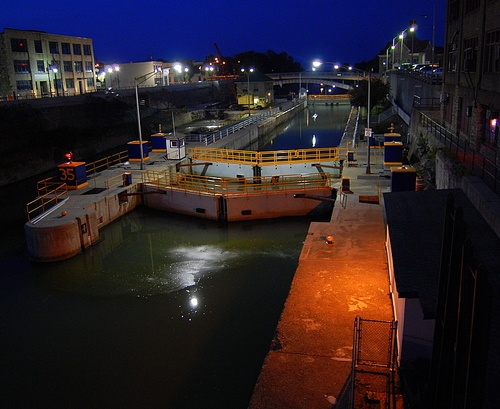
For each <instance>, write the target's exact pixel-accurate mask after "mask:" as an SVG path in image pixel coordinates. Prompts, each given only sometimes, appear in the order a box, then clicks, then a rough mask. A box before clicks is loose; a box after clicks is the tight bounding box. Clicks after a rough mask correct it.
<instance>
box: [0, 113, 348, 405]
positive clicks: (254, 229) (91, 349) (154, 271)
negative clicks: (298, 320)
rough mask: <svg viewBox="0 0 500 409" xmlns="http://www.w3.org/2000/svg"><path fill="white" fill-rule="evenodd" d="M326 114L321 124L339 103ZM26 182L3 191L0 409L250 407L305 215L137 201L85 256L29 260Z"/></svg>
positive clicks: (30, 187)
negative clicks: (229, 215)
mask: <svg viewBox="0 0 500 409" xmlns="http://www.w3.org/2000/svg"><path fill="white" fill-rule="evenodd" d="M323 108H325V109H326V110H325V111H324V113H321V111H320V108H319V107H318V108H317V111H318V117H317V118H316V120H317V121H319V118H320V117H322V116H325V117H326V116H327V114H328V113H329V112H333V111H335V108H336V107H333V109H332V107H323ZM346 112H347V110H346ZM346 115H347V114H345V115H339V116H338V118H336V121H337V122H338V126H337V128H339V129H340V128H341V129H342V130H343V127H344V125H345V120H346ZM333 122H334V121H332V122H329V123H328V124H323V125H322V126H321V127H319V128H321V129H323V128H329V129H331V130H332V131H333V129H334V128H335V126H334V125H333ZM317 123H318V124H319V123H320V122H317ZM319 128H318V130H317V131H314V132H318V133H317V134H320V133H319V132H320V129H319ZM297 129H298V130H299V133H298V135H299V136H298V140H302V139H303V137H305V129H307V131H308V132H309V131H310V130H313V128H312V127H309V125H307V126H305V124H304V122H303V121H302V122H301V121H300V120H299V121H297V125H291V126H289V127H288V129H287V132H286V133H285V134H283V135H282V136H280V137H279V138H277V139H275V141H274V143H275V144H280V143H281V142H280V139H281V138H285V139H288V141H287V142H289V143H290V144H292V140H293V141H295V138H296V136H295V135H296V134H297V133H296V132H295V131H296V130H297ZM294 130H295V131H294ZM292 131H293V132H292ZM321 135H322V134H321ZM332 138H334V136H333V134H332ZM321 139H323V136H321ZM292 145H293V144H292ZM293 147H296V146H291V145H288V148H293ZM297 147H298V146H297ZM300 147H302V146H300ZM32 183H33V182H32V181H29V183H26V184H19V185H18V186H16V187H10V188H6V189H2V191H1V192H0V193H1V195H0V197H1V200H2V206H3V207H4V209H3V215H2V219H1V227H2V239H1V241H0V244H1V247H0V320H1V327H0V335H1V338H0V354H1V357H2V360H1V365H0V381H1V382H0V407H1V408H222V409H223V408H231V409H237V408H246V407H247V405H248V402H249V400H250V397H251V395H252V391H253V387H254V385H255V382H256V380H257V377H258V374H259V372H260V368H261V366H262V363H263V360H264V358H265V356H266V353H267V351H268V348H269V345H270V343H271V340H272V338H273V335H274V329H275V327H276V324H277V322H278V319H279V316H280V313H281V311H282V308H283V305H284V301H285V299H286V296H287V294H288V290H289V287H290V283H291V281H292V279H293V274H294V272H295V270H296V267H297V260H298V257H299V254H300V251H301V248H302V243H303V240H304V238H305V236H306V233H307V229H308V226H309V223H310V221H311V220H310V219H306V218H291V219H290V218H286V219H275V220H265V221H253V222H245V223H231V224H229V225H228V226H220V225H218V224H217V223H215V222H208V221H202V220H198V219H193V218H187V217H183V216H179V215H173V214H168V213H161V212H155V211H150V210H147V209H144V210H139V211H136V212H134V213H132V214H129V215H127V216H125V217H124V218H122V219H120V220H119V221H117V222H115V223H113V224H112V225H110V226H108V227H107V228H106V229H104V230H103V231H101V238H102V240H101V241H100V242H99V243H98V244H97V245H95V246H94V247H92V248H91V249H90V250H88V251H87V252H85V253H84V254H81V255H79V256H77V257H74V258H72V259H71V260H67V261H64V262H59V263H54V264H35V263H31V262H30V261H29V259H28V256H27V252H26V249H25V244H24V235H23V223H24V204H25V203H26V202H27V201H28V200H29V199H31V198H32V197H33V196H32V191H33V185H32ZM30 195H31V196H30Z"/></svg>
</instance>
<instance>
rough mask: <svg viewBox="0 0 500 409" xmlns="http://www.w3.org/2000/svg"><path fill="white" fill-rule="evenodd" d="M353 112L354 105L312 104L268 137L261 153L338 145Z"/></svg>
mask: <svg viewBox="0 0 500 409" xmlns="http://www.w3.org/2000/svg"><path fill="white" fill-rule="evenodd" d="M350 109H351V106H350V105H324V104H309V106H308V107H307V108H306V109H304V110H303V111H302V112H301V113H300V114H299V115H297V116H296V117H295V118H294V119H293V120H292V121H290V122H289V123H288V124H287V125H286V127H284V128H282V129H277V130H275V132H274V133H273V134H272V135H268V137H269V139H268V140H267V142H266V145H265V146H264V147H263V148H261V150H281V149H307V148H326V147H332V146H338V145H339V143H340V140H341V139H342V134H343V133H344V129H345V122H346V120H347V117H348V115H349V111H350ZM339 119H341V120H339Z"/></svg>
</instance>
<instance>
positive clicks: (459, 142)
mask: <svg viewBox="0 0 500 409" xmlns="http://www.w3.org/2000/svg"><path fill="white" fill-rule="evenodd" d="M419 123H420V125H422V126H423V127H425V128H426V129H427V131H428V132H429V133H431V134H432V135H434V137H435V138H436V139H437V140H438V141H439V142H440V143H441V144H442V145H443V146H445V147H446V148H448V149H449V150H450V152H451V153H452V154H454V155H455V156H456V158H457V159H458V160H459V161H460V162H461V164H462V165H463V166H464V168H465V169H466V170H468V171H469V172H470V173H471V174H473V175H475V176H478V177H479V178H481V179H482V180H483V181H484V182H485V183H486V185H488V186H489V187H490V188H491V189H492V190H493V191H494V192H495V193H500V171H499V168H498V166H497V165H496V164H497V160H498V158H497V153H496V152H495V153H494V157H493V158H488V157H486V156H484V155H481V154H480V153H479V152H476V151H475V150H474V149H473V148H472V147H471V146H470V143H469V140H468V139H466V138H460V136H459V135H457V134H454V133H453V132H451V131H449V130H448V129H446V128H444V127H442V126H441V125H439V124H438V123H437V122H436V121H434V120H433V119H431V118H430V117H429V116H428V115H426V114H425V113H423V112H420V113H419Z"/></svg>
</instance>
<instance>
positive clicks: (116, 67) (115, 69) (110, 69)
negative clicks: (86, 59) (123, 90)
mask: <svg viewBox="0 0 500 409" xmlns="http://www.w3.org/2000/svg"><path fill="white" fill-rule="evenodd" d="M107 71H108V74H109V85H110V87H113V77H112V76H111V75H112V74H113V72H114V73H116V78H115V80H116V83H117V88H120V76H119V74H118V73H119V72H120V66H119V65H117V64H115V65H113V66H112V67H108V68H107Z"/></svg>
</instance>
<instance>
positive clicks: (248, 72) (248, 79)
mask: <svg viewBox="0 0 500 409" xmlns="http://www.w3.org/2000/svg"><path fill="white" fill-rule="evenodd" d="M241 72H243V73H245V74H246V75H247V101H248V116H250V101H251V95H250V73H251V72H253V68H249V69H248V70H245V68H242V69H241Z"/></svg>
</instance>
